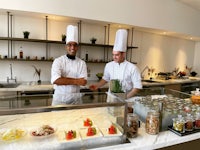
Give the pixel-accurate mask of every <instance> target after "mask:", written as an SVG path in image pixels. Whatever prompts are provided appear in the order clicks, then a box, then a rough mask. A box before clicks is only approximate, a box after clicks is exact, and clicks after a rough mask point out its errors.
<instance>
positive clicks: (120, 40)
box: [113, 29, 128, 52]
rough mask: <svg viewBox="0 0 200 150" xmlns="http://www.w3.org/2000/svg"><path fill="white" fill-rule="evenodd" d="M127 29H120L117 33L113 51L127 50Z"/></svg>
mask: <svg viewBox="0 0 200 150" xmlns="http://www.w3.org/2000/svg"><path fill="white" fill-rule="evenodd" d="M127 35H128V33H127V30H125V29H119V30H117V32H116V35H115V44H114V47H113V51H119V52H126V50H127Z"/></svg>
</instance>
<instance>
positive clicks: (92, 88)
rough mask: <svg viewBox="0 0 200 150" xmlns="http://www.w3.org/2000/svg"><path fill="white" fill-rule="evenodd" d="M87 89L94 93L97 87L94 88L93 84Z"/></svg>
mask: <svg viewBox="0 0 200 150" xmlns="http://www.w3.org/2000/svg"><path fill="white" fill-rule="evenodd" d="M89 88H90V90H92V91H95V90H97V89H98V88H97V86H96V85H95V84H92V85H90V86H89Z"/></svg>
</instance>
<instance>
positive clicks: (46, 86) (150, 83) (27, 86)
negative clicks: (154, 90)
mask: <svg viewBox="0 0 200 150" xmlns="http://www.w3.org/2000/svg"><path fill="white" fill-rule="evenodd" d="M97 82H98V80H89V81H88V83H87V85H86V86H81V89H89V85H90V84H92V83H97ZM198 82H200V78H198V77H189V79H170V80H158V79H153V80H143V81H142V85H143V87H156V86H168V85H178V84H187V83H198ZM108 87H109V86H108V84H106V85H104V86H103V87H102V88H105V89H107V88H108ZM42 90H44V91H48V90H49V91H53V85H52V84H51V83H50V82H42V84H41V85H38V84H34V83H32V82H28V83H21V84H20V85H19V86H17V87H16V88H0V91H42Z"/></svg>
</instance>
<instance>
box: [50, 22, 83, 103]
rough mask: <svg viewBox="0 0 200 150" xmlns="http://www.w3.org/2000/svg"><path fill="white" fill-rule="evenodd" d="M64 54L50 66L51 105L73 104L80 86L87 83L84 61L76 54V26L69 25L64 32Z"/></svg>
mask: <svg viewBox="0 0 200 150" xmlns="http://www.w3.org/2000/svg"><path fill="white" fill-rule="evenodd" d="M65 48H66V51H67V54H66V55H62V56H60V57H58V58H56V59H55V60H54V62H53V64H52V68H51V83H52V84H54V89H55V91H54V95H53V101H52V105H58V104H74V103H77V101H76V100H77V98H78V97H79V93H80V86H85V85H86V84H87V66H86V63H85V62H84V61H83V60H81V59H80V58H78V57H77V56H76V53H77V51H78V28H77V26H72V25H69V26H68V27H67V33H66V46H65Z"/></svg>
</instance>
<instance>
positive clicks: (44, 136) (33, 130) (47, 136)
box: [29, 125, 56, 139]
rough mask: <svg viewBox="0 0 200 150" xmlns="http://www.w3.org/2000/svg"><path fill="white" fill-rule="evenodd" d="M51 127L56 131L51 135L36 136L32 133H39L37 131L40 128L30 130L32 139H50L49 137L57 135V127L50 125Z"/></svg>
mask: <svg viewBox="0 0 200 150" xmlns="http://www.w3.org/2000/svg"><path fill="white" fill-rule="evenodd" d="M49 126H50V127H52V128H53V129H54V133H52V134H49V135H42V136H34V135H33V134H32V133H33V132H35V131H37V129H38V128H40V126H39V127H36V128H34V129H32V130H30V132H29V133H30V136H31V137H34V138H38V139H41V138H49V137H51V136H53V135H55V133H56V127H53V126H51V125H49Z"/></svg>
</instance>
